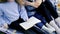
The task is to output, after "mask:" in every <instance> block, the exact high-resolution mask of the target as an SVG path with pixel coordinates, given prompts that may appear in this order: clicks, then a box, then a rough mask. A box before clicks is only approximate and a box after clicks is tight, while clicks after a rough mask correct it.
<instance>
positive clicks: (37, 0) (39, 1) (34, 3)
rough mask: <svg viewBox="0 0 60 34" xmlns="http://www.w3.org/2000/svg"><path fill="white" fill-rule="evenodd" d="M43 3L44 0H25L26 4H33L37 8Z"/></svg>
mask: <svg viewBox="0 0 60 34" xmlns="http://www.w3.org/2000/svg"><path fill="white" fill-rule="evenodd" d="M41 3H42V0H36V1H35V2H28V1H25V4H26V5H31V6H33V7H35V8H38V7H39V6H40V4H41Z"/></svg>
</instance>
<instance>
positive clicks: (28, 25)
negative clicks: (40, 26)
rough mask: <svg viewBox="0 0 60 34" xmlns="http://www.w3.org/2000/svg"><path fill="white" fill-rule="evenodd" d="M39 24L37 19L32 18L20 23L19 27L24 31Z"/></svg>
mask: <svg viewBox="0 0 60 34" xmlns="http://www.w3.org/2000/svg"><path fill="white" fill-rule="evenodd" d="M39 22H41V21H40V20H39V19H37V18H35V17H33V16H32V17H31V18H29V19H28V20H27V21H26V22H23V23H20V24H19V25H20V26H21V27H22V28H24V29H25V30H28V29H29V28H31V27H33V26H34V25H35V24H37V23H39Z"/></svg>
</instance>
